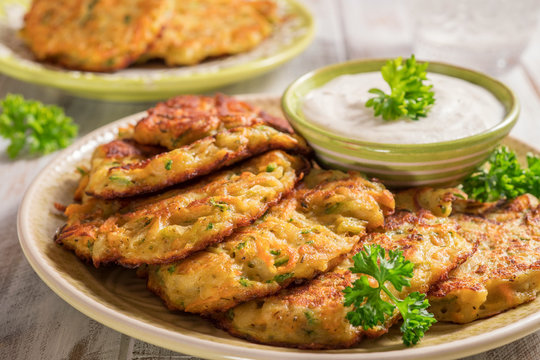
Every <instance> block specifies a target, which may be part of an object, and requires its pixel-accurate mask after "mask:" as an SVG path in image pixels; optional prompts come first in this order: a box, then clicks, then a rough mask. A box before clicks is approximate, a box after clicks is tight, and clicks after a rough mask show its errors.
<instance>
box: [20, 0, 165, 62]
mask: <svg viewBox="0 0 540 360" xmlns="http://www.w3.org/2000/svg"><path fill="white" fill-rule="evenodd" d="M171 11H172V3H171V1H170V0H123V1H118V0H69V1H68V0H57V1H50V0H34V1H33V2H32V6H31V7H30V10H29V11H28V13H27V14H26V16H25V18H24V21H25V24H24V28H23V29H22V30H21V36H22V37H23V39H24V40H25V41H26V43H27V44H28V46H29V47H30V49H31V50H32V52H33V53H34V54H35V56H36V58H37V59H38V60H48V61H52V62H54V63H57V64H60V65H62V66H65V67H67V68H71V69H78V70H88V71H112V70H116V69H121V68H124V67H126V66H128V65H129V64H131V63H132V62H134V61H135V60H137V59H138V58H139V57H140V56H141V55H142V54H143V53H145V52H146V50H147V49H148V47H149V45H150V44H151V43H152V42H153V41H154V40H155V38H156V37H157V35H158V34H159V33H160V32H161V30H162V29H163V25H164V24H165V22H166V21H168V19H169V18H170V15H171Z"/></svg>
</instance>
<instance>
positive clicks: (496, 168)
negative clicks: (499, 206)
mask: <svg viewBox="0 0 540 360" xmlns="http://www.w3.org/2000/svg"><path fill="white" fill-rule="evenodd" d="M527 165H528V168H525V169H524V168H522V167H521V165H520V164H519V162H518V159H517V156H516V154H515V153H514V152H513V151H511V150H510V149H508V148H507V147H506V146H501V147H499V148H497V149H495V150H494V151H493V153H492V154H491V155H490V157H489V159H488V161H487V162H486V163H485V164H484V165H483V166H482V167H481V168H479V169H478V170H476V171H475V172H473V173H472V174H471V175H469V177H467V178H466V179H465V180H464V181H463V184H462V188H463V191H465V192H466V193H467V194H468V195H469V196H470V197H471V198H473V199H475V200H478V201H483V202H486V201H497V200H499V199H513V198H515V197H517V196H519V195H523V194H526V193H529V194H532V195H534V196H536V197H540V157H538V156H534V155H532V154H528V155H527Z"/></svg>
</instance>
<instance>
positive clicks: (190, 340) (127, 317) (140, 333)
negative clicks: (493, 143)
mask: <svg viewBox="0 0 540 360" xmlns="http://www.w3.org/2000/svg"><path fill="white" fill-rule="evenodd" d="M244 99H245V100H248V101H251V102H252V103H253V104H254V105H257V106H259V107H262V108H264V109H265V110H267V111H269V112H271V113H274V114H276V113H279V111H280V110H279V100H278V99H277V98H275V97H269V96H265V95H255V96H254V95H252V96H248V97H244ZM143 115H144V113H139V114H135V115H132V116H129V117H127V118H124V119H121V120H118V121H116V122H114V123H112V124H109V125H107V126H104V127H102V128H99V129H97V130H95V131H93V132H92V133H90V134H88V135H86V136H84V137H83V138H81V139H80V140H78V141H77V142H76V143H74V144H73V145H72V146H70V147H69V148H67V149H65V150H64V151H62V152H61V153H60V154H58V156H57V157H56V158H55V159H54V160H53V161H52V162H51V163H50V164H49V165H48V166H47V167H46V168H45V169H43V171H42V172H41V173H40V174H39V176H37V177H36V179H35V180H34V182H33V183H32V185H31V186H30V188H29V189H28V191H27V192H26V195H25V196H24V199H23V202H22V205H21V207H20V209H19V216H18V223H17V226H18V233H19V239H20V243H21V247H22V249H23V251H24V254H25V255H26V257H27V259H28V261H29V262H30V264H31V265H32V267H33V268H34V270H35V271H36V272H37V273H38V275H39V276H40V277H41V279H42V280H43V281H44V282H45V283H46V284H47V285H48V286H49V287H50V288H51V289H52V290H53V291H55V292H56V293H57V294H58V295H59V296H60V297H62V298H63V299H64V300H65V301H67V302H68V303H69V304H71V305H72V306H74V307H75V308H76V309H78V310H79V311H81V312H83V313H84V314H86V315H88V316H89V317H91V318H93V319H95V320H96V321H99V322H101V323H102V324H104V325H106V326H108V327H110V328H113V329H115V330H117V331H120V332H122V333H125V334H127V335H129V336H133V337H135V338H138V339H141V340H143V341H146V342H149V343H152V344H155V345H158V346H162V347H164V348H168V349H171V350H175V351H178V352H182V353H187V354H191V355H196V356H200V357H206V358H216V359H271V360H275V359H282V358H288V359H305V360H308V359H309V360H322V359H328V360H330V359H331V360H345V359H397V358H399V359H432V358H437V359H438V360H442V359H446V358H456V357H461V356H466V355H471V354H475V353H479V352H482V351H486V350H488V349H491V348H495V347H498V346H501V345H504V344H506V343H509V342H511V341H513V340H516V339H518V338H520V337H523V336H525V335H527V334H529V333H531V332H534V331H536V330H538V329H540V299H537V300H535V301H533V302H531V303H528V304H525V305H523V306H520V307H518V308H516V309H512V310H510V311H507V312H505V313H503V314H500V315H497V316H494V317H491V318H489V319H485V320H480V321H476V322H473V323H471V324H467V325H455V324H441V323H439V324H436V325H435V326H434V327H433V328H432V329H431V330H430V331H429V332H428V333H427V335H426V337H425V338H424V339H423V340H422V342H421V344H420V345H418V346H415V347H412V348H406V347H404V346H403V345H402V344H401V341H400V334H399V330H395V329H394V330H393V331H391V332H390V333H389V334H387V335H385V336H383V337H381V338H379V339H377V340H366V341H364V342H362V343H361V344H360V345H359V346H358V347H355V348H352V349H344V350H333V351H306V350H296V349H287V348H280V347H272V346H265V345H258V344H252V343H249V342H247V341H244V340H240V339H236V338H233V337H231V336H229V335H228V334H227V333H225V332H224V331H221V330H218V329H216V328H215V327H214V326H212V324H211V323H210V322H208V321H206V320H203V319H202V318H200V317H198V316H195V315H189V314H179V313H172V312H170V311H168V310H167V309H166V308H165V307H164V306H163V304H162V303H161V300H160V299H158V298H157V297H155V296H154V295H153V294H151V293H150V292H149V291H148V290H146V288H145V283H144V281H143V280H141V279H139V278H137V277H136V276H135V273H134V271H133V270H128V269H123V268H119V267H107V268H100V269H95V268H93V267H91V266H87V265H85V264H83V263H82V262H81V261H79V259H77V258H76V257H75V256H74V255H73V254H72V253H71V252H68V251H66V250H64V249H63V248H62V247H60V246H58V245H57V244H55V243H54V242H53V240H52V238H53V236H54V233H55V231H56V229H57V228H58V227H60V226H61V225H62V224H63V222H64V219H63V218H62V216H60V215H59V214H58V212H57V211H56V210H55V209H54V207H53V203H54V202H59V203H63V204H68V203H70V202H71V197H72V194H73V190H74V189H75V186H76V183H77V180H78V175H77V174H76V172H75V171H74V169H75V166H76V165H79V164H81V163H84V162H85V161H87V160H88V159H89V158H90V156H91V154H92V151H93V149H94V148H95V147H96V145H98V144H100V143H104V142H107V141H110V140H111V139H113V138H114V137H115V135H116V130H117V129H118V127H120V126H122V125H126V124H128V123H133V122H135V121H136V120H138V119H140V118H141V117H142V116H143ZM506 142H507V143H508V144H509V145H510V146H511V147H512V148H513V149H514V150H516V151H517V152H518V153H520V154H524V153H526V152H527V151H531V150H533V149H531V148H529V147H527V146H525V145H524V144H522V143H519V142H518V141H516V140H513V139H507V140H506ZM533 151H534V150H533ZM536 152H538V151H536Z"/></svg>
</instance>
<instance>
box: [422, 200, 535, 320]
mask: <svg viewBox="0 0 540 360" xmlns="http://www.w3.org/2000/svg"><path fill="white" fill-rule="evenodd" d="M469 208H470V207H469ZM473 208H475V209H476V211H478V209H480V208H481V209H483V210H482V211H481V215H466V214H453V215H452V216H451V217H450V218H451V219H452V220H453V221H455V222H457V223H458V224H459V226H460V228H459V230H458V232H459V233H460V234H461V235H462V236H464V237H465V238H466V239H467V240H468V241H469V242H475V241H479V246H478V251H477V252H476V253H475V254H474V255H473V256H472V257H470V258H469V259H468V260H467V261H466V262H465V263H464V264H463V265H461V266H460V267H458V268H457V269H456V270H454V271H452V272H451V273H450V277H449V278H448V280H446V281H444V282H442V283H439V284H437V285H436V286H434V287H433V288H432V289H431V291H430V293H429V300H430V303H431V311H432V312H433V313H434V314H435V316H436V318H437V319H438V320H442V321H452V322H457V323H467V322H470V321H473V320H476V319H480V318H484V317H487V316H491V315H494V314H498V313H500V312H502V311H505V310H508V309H510V308H513V307H516V306H518V305H520V304H522V303H525V302H528V301H531V300H534V299H535V298H536V295H537V293H538V292H539V291H540V206H539V204H538V199H536V198H535V197H533V196H532V195H522V196H520V197H518V198H516V199H514V200H512V201H510V202H508V203H506V204H503V205H501V204H498V205H496V206H489V207H480V208H478V207H473Z"/></svg>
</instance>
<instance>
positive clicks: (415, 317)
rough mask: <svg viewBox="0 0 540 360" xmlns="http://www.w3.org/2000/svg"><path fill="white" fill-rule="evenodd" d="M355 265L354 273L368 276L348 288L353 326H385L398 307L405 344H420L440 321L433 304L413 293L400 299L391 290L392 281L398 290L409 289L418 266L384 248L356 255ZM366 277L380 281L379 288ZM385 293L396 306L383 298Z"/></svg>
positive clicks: (378, 246) (395, 252)
mask: <svg viewBox="0 0 540 360" xmlns="http://www.w3.org/2000/svg"><path fill="white" fill-rule="evenodd" d="M353 261H354V266H353V267H352V268H351V269H350V270H351V271H352V272H353V273H359V274H365V275H362V276H361V277H360V278H359V279H357V280H356V281H355V282H354V284H353V286H352V287H346V288H345V289H344V291H343V292H344V293H345V306H351V305H352V306H353V310H352V311H350V312H348V313H347V320H349V322H350V323H351V324H352V325H353V326H362V327H363V328H364V329H369V328H372V327H374V326H377V325H379V324H384V322H385V321H386V319H387V317H389V316H392V315H393V314H394V311H395V309H396V307H397V309H398V311H399V312H400V313H401V316H402V317H403V324H402V325H401V328H400V330H401V332H402V333H403V337H402V338H403V343H404V344H405V345H407V346H410V345H414V344H416V343H418V341H419V340H420V338H422V337H423V336H424V333H425V332H426V331H427V330H428V329H429V328H430V327H431V325H432V324H433V323H435V322H436V320H435V319H434V318H433V314H431V313H429V312H428V311H427V310H426V309H427V308H428V306H429V302H428V301H427V300H426V299H425V297H426V296H425V295H424V294H420V293H419V292H413V293H410V294H409V295H408V296H407V297H406V298H405V299H403V300H400V299H398V298H397V297H396V296H395V295H394V294H393V293H392V292H391V291H390V290H389V289H388V288H387V287H386V283H387V282H390V283H391V284H392V286H394V288H395V289H396V290H397V291H401V289H402V288H403V287H404V286H406V287H409V286H411V284H410V281H409V280H408V278H411V277H412V276H413V269H414V264H413V263H411V262H410V261H408V260H405V257H404V256H403V252H401V251H399V250H396V251H392V250H389V251H388V256H386V252H385V249H384V248H382V247H381V246H380V245H371V246H370V247H364V249H363V250H362V251H360V252H359V253H357V254H356V255H354V256H353ZM366 275H369V276H372V277H373V278H374V279H375V280H377V284H378V285H377V286H376V287H373V286H371V285H370V283H369V279H368V277H367V276H366ZM381 291H382V292H384V293H385V294H386V295H387V296H388V297H389V298H390V300H391V301H392V302H393V303H389V302H386V301H384V300H383V299H382V298H381Z"/></svg>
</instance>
